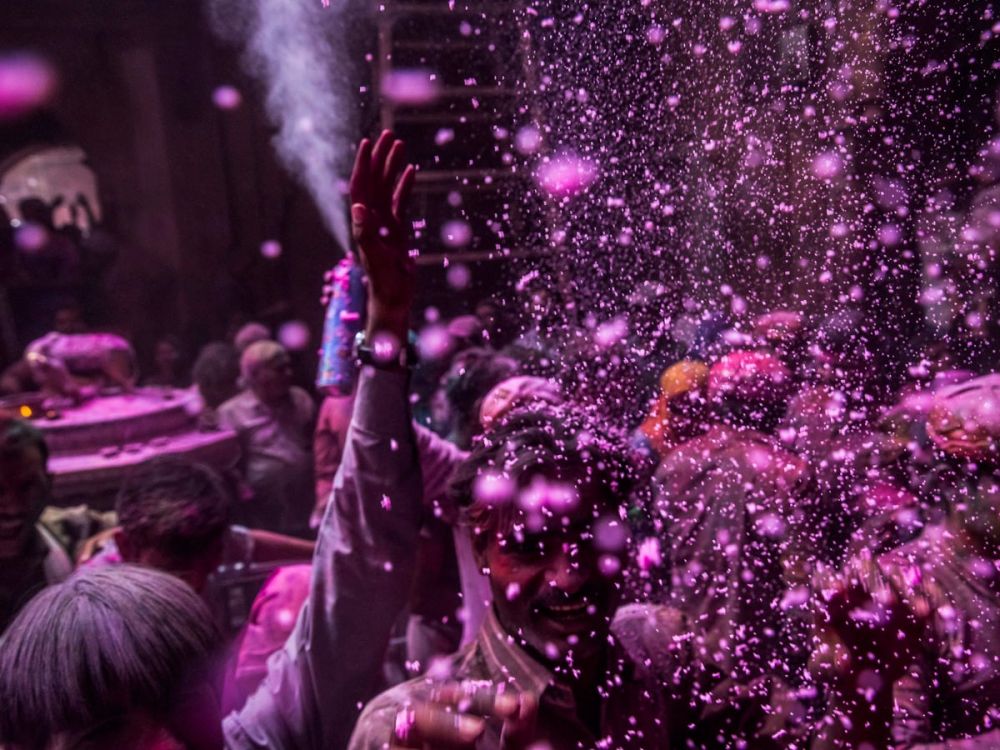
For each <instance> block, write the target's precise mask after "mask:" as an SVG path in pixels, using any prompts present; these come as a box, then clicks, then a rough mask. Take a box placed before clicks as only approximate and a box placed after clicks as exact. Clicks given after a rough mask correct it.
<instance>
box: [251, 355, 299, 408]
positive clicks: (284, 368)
mask: <svg viewBox="0 0 1000 750" xmlns="http://www.w3.org/2000/svg"><path fill="white" fill-rule="evenodd" d="M251 387H252V388H253V392H254V393H256V394H257V398H259V399H260V400H261V401H263V402H264V403H272V402H277V401H281V400H283V399H285V398H287V397H288V393H289V392H290V391H291V388H292V361H291V359H289V357H288V355H287V354H282V355H279V356H277V357H275V358H274V359H272V360H271V361H270V362H267V363H265V364H262V365H261V366H260V367H258V368H257V371H256V372H255V373H254V377H253V383H252V384H251Z"/></svg>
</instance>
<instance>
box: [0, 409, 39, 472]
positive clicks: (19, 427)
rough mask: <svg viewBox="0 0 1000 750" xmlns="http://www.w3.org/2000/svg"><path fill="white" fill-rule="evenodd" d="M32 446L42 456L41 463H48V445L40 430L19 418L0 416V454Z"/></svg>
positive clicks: (18, 451) (16, 451)
mask: <svg viewBox="0 0 1000 750" xmlns="http://www.w3.org/2000/svg"><path fill="white" fill-rule="evenodd" d="M29 448H34V449H35V450H37V451H38V453H39V454H40V455H41V457H42V464H43V465H45V464H48V460H49V446H48V445H47V444H46V443H45V436H44V435H42V432H41V430H39V429H38V428H37V427H35V426H34V425H32V424H29V423H28V422H24V421H22V420H20V419H4V418H0V454H3V455H13V454H15V453H21V452H22V451H24V450H27V449H29Z"/></svg>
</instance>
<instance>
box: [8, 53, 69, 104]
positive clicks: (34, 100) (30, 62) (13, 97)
mask: <svg viewBox="0 0 1000 750" xmlns="http://www.w3.org/2000/svg"><path fill="white" fill-rule="evenodd" d="M56 87H57V77H56V72H55V69H54V68H53V67H52V66H51V65H50V64H49V63H48V62H46V61H45V60H43V59H42V58H40V57H36V56H34V55H25V54H20V55H5V56H3V57H0V120H3V119H8V118H13V117H18V116H20V115H23V114H26V113H28V112H30V111H32V110H34V109H37V108H39V107H41V106H43V105H44V104H46V103H47V102H48V101H49V100H50V99H51V98H52V96H53V95H54V94H55V91H56Z"/></svg>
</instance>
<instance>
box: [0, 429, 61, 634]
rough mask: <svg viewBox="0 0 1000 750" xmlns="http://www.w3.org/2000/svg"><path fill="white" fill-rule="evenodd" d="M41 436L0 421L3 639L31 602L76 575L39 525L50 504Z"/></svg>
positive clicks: (0, 607) (0, 626)
mask: <svg viewBox="0 0 1000 750" xmlns="http://www.w3.org/2000/svg"><path fill="white" fill-rule="evenodd" d="M47 460H48V449H47V448H46V445H45V440H44V439H43V438H42V435H41V433H40V432H39V431H38V430H36V429H35V428H34V427H32V426H31V425H29V424H27V423H25V422H21V421H19V420H16V419H3V418H0V633H3V631H4V630H5V629H6V627H7V625H8V624H9V623H10V621H11V620H12V619H13V617H14V615H15V614H17V612H18V611H19V610H20V608H21V607H23V606H24V605H25V604H26V603H27V601H28V600H29V599H30V598H31V597H32V596H34V595H35V594H36V593H38V592H39V591H40V590H41V589H43V588H45V587H46V586H48V585H50V584H53V583H58V582H59V581H61V580H63V579H64V578H66V577H67V576H69V574H70V573H72V572H73V563H72V561H71V559H70V557H69V555H68V554H67V552H66V551H65V550H64V548H63V547H62V545H61V544H60V542H59V541H58V540H57V538H56V536H55V535H54V534H53V533H52V532H51V531H50V530H49V529H47V528H46V527H45V526H43V525H42V524H41V523H39V519H40V518H41V515H42V511H43V510H44V509H45V506H46V504H47V502H48V500H49V497H50V494H49V489H50V483H49V477H48V474H47V473H46V470H45V467H46V462H47Z"/></svg>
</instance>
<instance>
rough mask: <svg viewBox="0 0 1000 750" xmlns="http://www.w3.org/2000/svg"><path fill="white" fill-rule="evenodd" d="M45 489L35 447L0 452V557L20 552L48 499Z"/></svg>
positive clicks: (46, 482)
mask: <svg viewBox="0 0 1000 750" xmlns="http://www.w3.org/2000/svg"><path fill="white" fill-rule="evenodd" d="M49 489H50V483H49V478H48V475H47V474H46V473H45V462H44V461H43V460H42V454H41V453H40V452H39V450H38V449H37V448H35V447H28V448H24V449H22V450H15V451H11V452H9V453H3V454H0V561H2V560H11V559H13V558H17V557H19V556H20V555H21V554H23V552H24V550H25V548H26V546H27V544H28V542H29V540H30V539H31V535H32V534H33V533H34V527H35V522H36V521H37V520H38V517H39V516H40V515H41V514H42V510H43V509H44V508H45V505H46V503H47V502H48V500H49Z"/></svg>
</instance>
